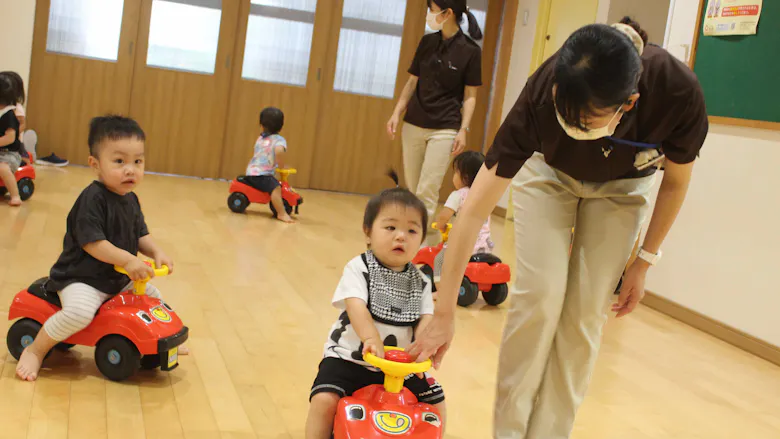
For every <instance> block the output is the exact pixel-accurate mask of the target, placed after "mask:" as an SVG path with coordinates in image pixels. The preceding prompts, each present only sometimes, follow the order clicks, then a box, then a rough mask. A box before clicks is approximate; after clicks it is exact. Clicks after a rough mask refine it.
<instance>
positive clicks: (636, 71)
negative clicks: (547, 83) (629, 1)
mask: <svg viewBox="0 0 780 439" xmlns="http://www.w3.org/2000/svg"><path fill="white" fill-rule="evenodd" d="M624 20H625V19H624ZM629 22H630V24H629V25H630V26H632V27H633V28H634V29H635V30H636V31H637V32H638V33H639V34H640V36H641V37H642V39H643V40H645V41H647V40H646V37H647V33H646V32H645V31H643V30H642V29H641V28H640V27H639V25H638V24H637V23H636V22H633V21H631V20H630V19H629ZM641 74H642V59H641V57H640V56H639V52H638V51H637V49H636V47H634V44H633V42H632V41H631V40H630V39H629V38H628V37H627V36H626V35H625V34H624V33H622V32H621V31H619V30H617V29H615V28H613V27H611V26H607V25H604V24H590V25H587V26H584V27H582V28H580V29H578V30H576V31H575V32H574V33H573V34H571V36H569V38H568V39H567V40H566V42H565V43H563V47H561V50H560V51H559V52H558V59H557V61H556V63H555V74H554V75H555V78H554V83H555V85H556V92H555V106H556V108H557V110H558V112H559V113H560V114H561V117H562V118H563V120H564V121H565V122H566V123H567V124H569V125H572V126H575V127H577V128H579V129H581V130H584V131H587V130H588V129H587V127H586V126H585V124H584V121H583V119H584V118H586V117H587V114H588V113H590V112H591V110H593V109H605V108H614V107H616V106H619V105H623V104H625V103H626V101H627V100H628V98H629V97H630V96H631V95H632V94H633V93H635V92H636V89H637V84H638V83H639V77H640V76H641Z"/></svg>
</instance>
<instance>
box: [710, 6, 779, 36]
mask: <svg viewBox="0 0 780 439" xmlns="http://www.w3.org/2000/svg"><path fill="white" fill-rule="evenodd" d="M772 1H777V0H772ZM762 3H763V0H708V2H707V14H706V15H705V16H704V35H707V36H722V35H755V34H756V30H757V29H758V19H759V17H761V6H762Z"/></svg>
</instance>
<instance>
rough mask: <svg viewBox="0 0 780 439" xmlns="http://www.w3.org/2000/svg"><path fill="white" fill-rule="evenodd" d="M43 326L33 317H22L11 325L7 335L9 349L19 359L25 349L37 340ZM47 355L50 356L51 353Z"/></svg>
mask: <svg viewBox="0 0 780 439" xmlns="http://www.w3.org/2000/svg"><path fill="white" fill-rule="evenodd" d="M41 328H42V326H41V324H40V323H38V322H36V321H35V320H33V319H21V320H18V321H17V322H16V323H14V324H13V325H11V327H10V328H9V329H8V335H7V336H6V343H7V344H8V351H9V352H10V353H11V355H12V356H13V357H14V358H16V359H17V360H19V357H21V356H22V352H23V351H24V349H25V348H26V347H27V346H30V345H31V344H32V342H33V341H35V336H36V335H38V332H39V331H40V330H41ZM46 356H47V357H48V356H49V354H46Z"/></svg>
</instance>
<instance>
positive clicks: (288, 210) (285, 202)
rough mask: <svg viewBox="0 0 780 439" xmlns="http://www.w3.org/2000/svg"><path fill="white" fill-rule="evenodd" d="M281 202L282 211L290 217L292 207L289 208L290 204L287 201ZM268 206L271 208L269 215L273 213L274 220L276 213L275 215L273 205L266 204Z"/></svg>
mask: <svg viewBox="0 0 780 439" xmlns="http://www.w3.org/2000/svg"><path fill="white" fill-rule="evenodd" d="M282 201H284V210H286V211H287V215H290V214H291V213H292V211H293V208H292V206H290V203H288V202H287V200H282ZM268 205H269V206H271V213H273V214H274V218H276V215H277V213H276V208H275V207H274V203H268Z"/></svg>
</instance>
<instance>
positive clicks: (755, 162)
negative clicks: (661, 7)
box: [646, 0, 780, 346]
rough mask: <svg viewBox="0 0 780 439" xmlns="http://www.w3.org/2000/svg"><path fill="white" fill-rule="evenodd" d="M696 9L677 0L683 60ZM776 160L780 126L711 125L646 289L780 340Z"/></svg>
mask: <svg viewBox="0 0 780 439" xmlns="http://www.w3.org/2000/svg"><path fill="white" fill-rule="evenodd" d="M697 12H698V1H697V0H676V2H675V5H674V10H673V15H672V20H671V22H670V26H671V28H670V29H669V49H670V51H672V52H673V53H675V54H678V53H679V55H680V58H684V54H685V50H684V48H685V46H686V45H690V44H691V43H692V42H693V35H694V32H695V27H696V14H697ZM777 163H780V132H778V131H768V130H758V129H751V128H740V127H732V126H724V125H711V127H710V133H709V136H708V137H707V140H706V142H705V144H704V147H703V148H702V151H701V157H700V158H699V159H698V160H697V163H696V165H695V166H694V172H693V180H692V182H691V187H690V190H689V193H688V196H687V199H686V202H685V205H684V206H683V210H682V211H681V212H680V215H679V217H678V219H677V221H676V222H675V224H674V227H673V228H672V230H671V232H670V234H669V236H668V237H667V239H666V241H665V242H664V244H663V248H662V250H663V252H664V256H663V259H662V260H661V262H660V264H659V265H658V266H656V267H654V268H652V269H651V270H650V272H649V274H648V278H647V284H646V288H647V289H648V290H649V291H652V292H654V293H656V294H658V295H660V296H662V297H665V298H667V299H669V300H671V301H673V302H676V303H678V304H680V305H683V306H685V307H687V308H690V309H692V310H694V311H696V312H699V313H701V314H703V315H705V316H707V317H710V318H712V319H715V320H717V321H720V322H722V323H724V324H726V325H729V326H731V327H733V328H736V329H738V330H741V331H743V332H746V333H748V334H750V335H752V336H754V337H756V338H759V339H761V340H764V341H766V342H768V343H771V344H773V345H775V346H780V319H778V317H777V312H778V310H780V283H778V281H777V278H776V277H775V276H774V275H775V274H776V273H777V272H778V271H780V269H779V268H778V267H779V266H780V264H778V257H777V249H778V248H780V231H778V221H777V218H778V214H780V195H778V188H780V173H778V172H777ZM658 185H660V179H659V181H658V183H657V185H656V187H657V186H658ZM653 198H655V197H653Z"/></svg>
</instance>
